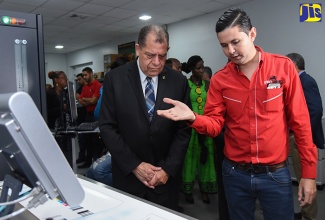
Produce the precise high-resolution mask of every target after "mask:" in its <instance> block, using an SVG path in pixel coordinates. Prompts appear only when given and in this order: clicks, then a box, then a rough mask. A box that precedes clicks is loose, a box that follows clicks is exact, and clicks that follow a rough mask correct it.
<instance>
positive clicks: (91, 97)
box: [78, 67, 102, 168]
mask: <svg viewBox="0 0 325 220" xmlns="http://www.w3.org/2000/svg"><path fill="white" fill-rule="evenodd" d="M82 75H83V78H84V79H85V81H86V84H85V85H84V86H83V88H82V92H81V94H80V96H79V100H78V101H79V103H80V104H81V105H83V106H85V107H86V109H87V116H86V120H85V121H86V122H93V121H95V119H94V111H95V108H96V104H97V101H98V99H99V97H100V94H99V90H100V88H101V87H102V84H101V83H100V82H98V81H97V80H96V79H95V78H94V74H93V70H92V69H91V68H90V67H86V68H84V69H83V70H82ZM82 139H83V141H82V142H81V144H84V146H80V147H81V148H82V147H85V148H86V149H87V156H86V159H85V163H84V164H82V165H80V166H78V168H87V167H89V166H90V165H91V164H92V160H93V159H94V160H96V159H97V158H98V157H99V154H100V150H101V145H102V144H101V141H99V138H98V135H97V134H83V135H82Z"/></svg>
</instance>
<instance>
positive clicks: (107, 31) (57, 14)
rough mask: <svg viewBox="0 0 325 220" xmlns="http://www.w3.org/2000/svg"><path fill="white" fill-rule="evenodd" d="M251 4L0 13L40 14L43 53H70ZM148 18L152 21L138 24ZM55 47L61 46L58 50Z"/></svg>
mask: <svg viewBox="0 0 325 220" xmlns="http://www.w3.org/2000/svg"><path fill="white" fill-rule="evenodd" d="M249 1H252V0H0V9H1V10H10V11H18V12H28V13H34V14H41V15H42V17H43V23H44V48H45V53H70V52H73V51H76V50H80V49H83V48H86V47H90V46H94V45H96V44H100V43H104V42H109V41H111V40H114V39H117V38H120V37H122V36H125V35H128V34H136V33H138V32H139V30H140V29H141V28H142V27H143V26H145V25H147V24H171V23H174V22H177V21H181V20H185V19H188V18H192V17H196V16H199V15H203V14H207V13H210V12H213V11H217V10H221V9H225V8H228V7H230V6H233V5H237V4H241V3H244V2H249ZM144 14H148V15H150V16H152V19H150V20H148V21H142V20H139V16H141V15H144ZM57 44H61V45H64V48H63V49H61V50H58V49H55V48H54V46H55V45H57Z"/></svg>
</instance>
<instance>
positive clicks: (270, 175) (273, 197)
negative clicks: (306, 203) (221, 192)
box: [222, 160, 294, 220]
mask: <svg viewBox="0 0 325 220" xmlns="http://www.w3.org/2000/svg"><path fill="white" fill-rule="evenodd" d="M222 175H223V182H224V187H225V193H226V198H227V202H228V209H229V215H230V219H232V220H250V219H255V209H256V199H258V200H259V202H260V204H261V207H262V211H263V216H264V219H265V220H275V219H279V220H281V219H283V220H293V218H294V208H293V192H292V185H291V176H290V172H289V169H288V166H285V167H282V168H279V169H277V170H276V171H275V172H268V171H266V172H265V173H260V174H255V173H253V172H248V171H242V170H239V169H236V168H235V167H234V166H232V165H230V164H229V163H228V162H227V161H225V160H224V161H223V163H222Z"/></svg>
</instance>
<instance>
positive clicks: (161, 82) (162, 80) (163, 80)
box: [152, 68, 168, 122]
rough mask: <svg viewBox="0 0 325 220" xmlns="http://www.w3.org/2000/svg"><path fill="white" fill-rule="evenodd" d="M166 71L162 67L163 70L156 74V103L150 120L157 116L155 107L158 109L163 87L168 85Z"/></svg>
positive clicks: (163, 92) (161, 100) (162, 95)
mask: <svg viewBox="0 0 325 220" xmlns="http://www.w3.org/2000/svg"><path fill="white" fill-rule="evenodd" d="M167 75H168V74H167V71H166V69H165V68H164V69H163V71H162V72H161V73H160V74H159V75H158V91H157V97H156V103H155V112H154V115H153V117H152V122H153V121H154V120H155V118H156V117H157V109H160V105H161V104H162V102H163V98H164V94H165V89H166V88H167V86H168V77H167Z"/></svg>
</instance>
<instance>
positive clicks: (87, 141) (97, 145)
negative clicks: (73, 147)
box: [79, 112, 103, 166]
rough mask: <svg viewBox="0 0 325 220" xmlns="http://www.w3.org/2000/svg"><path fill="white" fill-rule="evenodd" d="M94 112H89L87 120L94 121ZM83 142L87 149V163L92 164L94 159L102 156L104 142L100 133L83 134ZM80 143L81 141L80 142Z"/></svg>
mask: <svg viewBox="0 0 325 220" xmlns="http://www.w3.org/2000/svg"><path fill="white" fill-rule="evenodd" d="M93 121H95V119H94V112H87V116H86V122H93ZM80 136H82V144H84V146H83V147H84V148H85V149H86V150H87V155H86V158H85V163H86V164H89V166H90V165H91V164H92V161H93V160H94V161H95V160H96V159H97V158H99V157H101V156H102V151H103V143H102V141H101V140H100V138H99V135H98V134H96V133H88V134H82V135H80ZM79 144H80V143H79Z"/></svg>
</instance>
